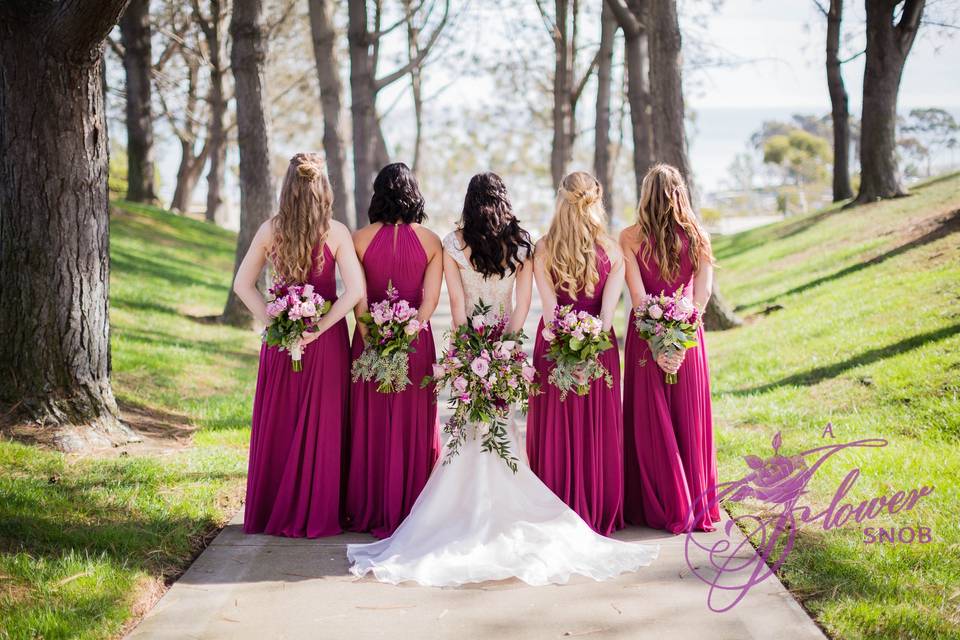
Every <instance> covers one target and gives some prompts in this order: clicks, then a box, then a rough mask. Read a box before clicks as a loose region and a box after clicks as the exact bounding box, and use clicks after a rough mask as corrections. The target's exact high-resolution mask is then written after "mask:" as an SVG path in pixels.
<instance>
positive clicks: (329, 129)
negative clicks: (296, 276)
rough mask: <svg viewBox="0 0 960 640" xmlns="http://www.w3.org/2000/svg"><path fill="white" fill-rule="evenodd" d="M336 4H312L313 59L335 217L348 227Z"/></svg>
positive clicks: (320, 0) (324, 0)
mask: <svg viewBox="0 0 960 640" xmlns="http://www.w3.org/2000/svg"><path fill="white" fill-rule="evenodd" d="M334 10H335V8H334V4H333V2H332V0H310V31H311V35H312V37H313V55H314V57H315V58H316V65H317V80H318V81H319V83H320V102H321V105H322V107H323V151H324V155H325V156H326V159H327V174H328V175H329V176H330V185H331V186H332V187H333V217H334V218H335V219H336V220H339V221H340V222H342V223H343V224H345V225H347V226H348V227H351V228H353V227H354V226H355V224H356V222H355V219H354V216H351V215H350V214H349V210H350V202H349V199H348V196H347V185H346V179H345V176H346V173H347V172H346V152H345V151H344V146H343V129H342V125H341V123H340V115H341V112H342V98H341V93H342V89H341V86H340V61H339V59H338V55H337V46H336V38H337V32H336V29H335V28H334V24H333V14H334Z"/></svg>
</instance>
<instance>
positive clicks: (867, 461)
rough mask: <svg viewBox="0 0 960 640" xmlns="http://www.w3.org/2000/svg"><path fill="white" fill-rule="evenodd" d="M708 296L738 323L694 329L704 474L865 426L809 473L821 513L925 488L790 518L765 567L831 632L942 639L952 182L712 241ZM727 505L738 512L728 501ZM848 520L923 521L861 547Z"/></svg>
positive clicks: (956, 280)
mask: <svg viewBox="0 0 960 640" xmlns="http://www.w3.org/2000/svg"><path fill="white" fill-rule="evenodd" d="M715 251H716V254H717V258H718V259H719V262H720V267H721V268H720V270H719V277H720V282H721V285H722V287H723V290H724V292H725V294H726V295H727V296H728V297H729V298H730V299H731V300H732V302H733V303H734V304H736V305H737V306H738V307H739V310H740V311H741V313H743V314H744V315H745V316H747V318H748V322H747V324H746V326H744V327H742V328H739V329H737V330H734V331H730V332H724V333H717V334H712V335H711V336H710V338H709V346H710V349H711V352H710V355H711V365H712V374H713V394H714V403H715V404H714V406H715V415H716V420H717V431H718V445H717V446H718V453H719V456H720V461H721V478H722V479H726V480H730V479H733V478H737V477H742V476H743V475H744V474H745V473H746V470H747V467H746V465H745V464H744V461H743V459H742V456H743V455H745V454H756V455H769V452H770V448H769V443H770V440H771V437H772V436H773V435H774V434H775V433H776V432H778V431H781V432H783V439H784V448H785V449H786V450H787V452H789V453H795V452H799V451H802V450H805V449H809V448H813V447H815V446H819V445H822V444H826V442H825V441H824V440H823V439H822V438H821V435H822V432H823V429H824V426H825V425H826V424H827V423H828V422H831V423H832V425H833V431H834V433H835V435H836V438H837V440H836V441H850V440H855V439H858V438H871V437H880V438H885V439H887V440H888V441H889V444H888V446H887V447H885V448H883V449H869V450H864V449H861V450H858V451H856V452H852V451H851V452H845V453H844V454H841V455H840V456H838V457H836V458H833V459H831V461H830V462H829V463H828V464H827V465H826V467H825V468H823V469H821V470H820V471H819V472H818V473H817V475H816V478H815V481H814V483H813V485H812V486H811V487H810V489H811V495H810V496H808V497H807V498H805V500H806V501H807V502H808V503H812V504H814V505H817V506H820V507H825V506H826V505H827V504H828V503H829V502H830V500H831V498H832V497H833V493H834V492H835V491H836V489H837V487H838V485H839V483H840V481H841V479H842V478H843V476H844V475H846V473H847V472H848V471H849V470H850V469H851V468H853V467H856V466H859V467H860V469H861V471H862V475H861V477H860V478H859V480H858V481H857V483H856V485H855V486H854V488H853V490H851V492H850V493H849V494H848V495H847V496H846V498H845V501H847V502H853V503H854V504H856V503H859V502H860V501H861V500H865V499H870V498H872V497H874V496H879V495H881V494H882V495H890V494H892V493H894V492H895V491H898V490H904V491H908V490H910V489H911V488H918V487H919V486H920V485H933V486H934V493H933V494H932V495H931V496H930V497H928V498H925V499H924V500H922V501H921V502H920V504H919V506H918V507H917V508H916V509H914V510H912V511H909V512H901V513H899V514H897V515H895V516H888V517H887V519H886V520H878V521H874V522H870V523H864V524H862V525H857V524H856V523H852V524H848V525H847V526H846V527H844V528H843V529H841V530H831V531H824V530H823V529H822V528H816V527H802V528H801V529H800V531H799V540H798V542H797V545H796V547H795V548H794V550H793V553H792V554H791V555H790V558H789V561H788V563H787V565H786V566H785V568H784V570H783V571H782V578H783V579H784V581H785V582H786V583H787V584H788V585H789V586H790V588H791V589H792V590H793V591H794V592H795V593H796V594H797V595H798V596H799V597H800V598H801V599H802V601H803V603H804V605H805V606H806V607H807V609H808V610H809V611H810V612H811V613H812V614H813V615H814V616H815V617H816V619H817V620H818V622H819V623H820V624H821V625H822V626H823V627H824V628H825V629H826V630H827V631H828V632H829V633H830V634H831V635H832V636H833V637H835V638H844V639H858V638H876V639H881V638H883V639H889V638H930V639H934V638H936V639H942V638H960V516H958V513H960V495H958V491H960V488H958V487H960V177H958V176H957V175H953V176H948V177H945V178H941V179H939V180H935V181H932V182H930V183H928V184H926V185H924V186H922V187H920V188H917V189H915V190H914V195H912V196H911V197H909V198H903V199H899V200H895V201H890V202H882V203H876V204H871V205H867V206H861V207H857V208H853V209H840V208H830V209H827V210H824V211H821V212H817V213H814V214H811V215H808V216H806V217H801V218H791V219H789V220H786V221H784V222H782V223H778V224H775V225H771V226H768V227H763V228H760V229H755V230H752V231H749V232H746V233H741V234H738V235H735V236H731V237H727V238H721V239H718V240H717V242H716V246H715ZM728 506H732V507H733V509H734V512H735V513H744V512H746V511H748V510H749V509H750V505H742V504H737V503H733V504H732V505H728ZM864 526H875V527H876V526H887V527H889V526H895V527H898V528H899V527H907V526H912V527H917V526H926V527H930V528H931V529H932V536H933V541H932V542H930V543H928V544H918V543H913V544H904V543H897V544H890V543H884V544H876V543H875V544H865V542H864V540H865V534H864V531H863V527H864Z"/></svg>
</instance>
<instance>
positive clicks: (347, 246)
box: [317, 222, 366, 334]
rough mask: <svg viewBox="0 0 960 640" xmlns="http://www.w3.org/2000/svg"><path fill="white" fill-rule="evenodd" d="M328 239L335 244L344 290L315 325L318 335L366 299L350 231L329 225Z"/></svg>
mask: <svg viewBox="0 0 960 640" xmlns="http://www.w3.org/2000/svg"><path fill="white" fill-rule="evenodd" d="M328 237H329V238H330V239H331V240H333V242H334V243H336V246H335V255H336V259H337V267H338V268H339V269H340V278H341V279H342V280H343V286H344V290H343V294H342V295H341V296H340V297H339V298H337V301H336V302H334V303H333V306H332V307H330V310H329V311H328V312H327V313H326V314H325V315H324V316H323V318H321V319H320V322H318V323H317V333H318V334H322V333H323V332H324V331H326V330H327V329H329V328H330V327H332V326H333V325H335V324H336V323H337V322H339V321H340V320H342V319H343V318H344V317H346V315H347V314H348V313H350V310H351V309H353V308H354V306H355V305H356V304H357V303H358V302H360V301H361V300H363V299H365V297H366V293H365V289H366V286H365V283H364V279H363V269H362V268H361V267H360V260H358V259H357V254H356V251H354V249H353V240H352V239H351V237H350V231H349V230H348V229H347V228H346V227H345V226H344V225H343V224H341V223H339V222H337V223H331V229H330V234H329V236H328ZM328 243H329V242H328ZM329 244H332V243H329Z"/></svg>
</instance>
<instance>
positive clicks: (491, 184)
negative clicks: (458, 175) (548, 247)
mask: <svg viewBox="0 0 960 640" xmlns="http://www.w3.org/2000/svg"><path fill="white" fill-rule="evenodd" d="M460 234H461V235H462V236H463V243H464V244H465V245H467V246H468V247H470V263H471V264H472V265H473V268H474V269H475V270H476V271H477V272H478V273H481V274H483V277H484V278H489V277H490V276H493V275H496V276H499V277H501V278H503V277H504V276H506V275H507V274H508V273H510V274H513V273H516V271H517V268H518V267H519V266H520V265H521V264H523V261H524V260H525V259H526V258H527V256H530V255H532V254H533V243H531V242H530V234H529V233H527V232H526V230H524V229H523V228H522V227H521V226H520V223H519V222H518V221H517V219H516V217H515V216H514V215H513V207H512V205H511V204H510V197H509V196H508V195H507V187H506V185H505V184H503V179H502V178H501V177H500V176H498V175H497V174H495V173H489V172H488V173H479V174H477V175H475V176H473V178H471V179H470V184H469V185H468V186H467V195H466V196H465V197H464V199H463V213H462V215H461V218H460Z"/></svg>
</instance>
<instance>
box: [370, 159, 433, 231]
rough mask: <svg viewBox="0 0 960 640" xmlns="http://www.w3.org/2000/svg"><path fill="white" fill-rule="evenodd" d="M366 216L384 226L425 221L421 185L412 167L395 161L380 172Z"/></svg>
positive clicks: (374, 182) (425, 215)
mask: <svg viewBox="0 0 960 640" xmlns="http://www.w3.org/2000/svg"><path fill="white" fill-rule="evenodd" d="M367 215H368V216H369V218H370V222H383V223H384V224H397V223H401V222H402V223H403V224H412V223H414V222H423V221H424V220H426V218H427V214H426V213H425V212H424V210H423V195H422V194H421V193H420V185H418V184H417V178H416V176H414V175H413V171H411V170H410V167H408V166H407V165H405V164H404V163H402V162H394V163H393V164H388V165H387V166H385V167H384V168H383V169H380V173H378V174H377V178H376V180H374V181H373V196H372V197H371V198H370V208H369V209H368V210H367Z"/></svg>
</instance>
